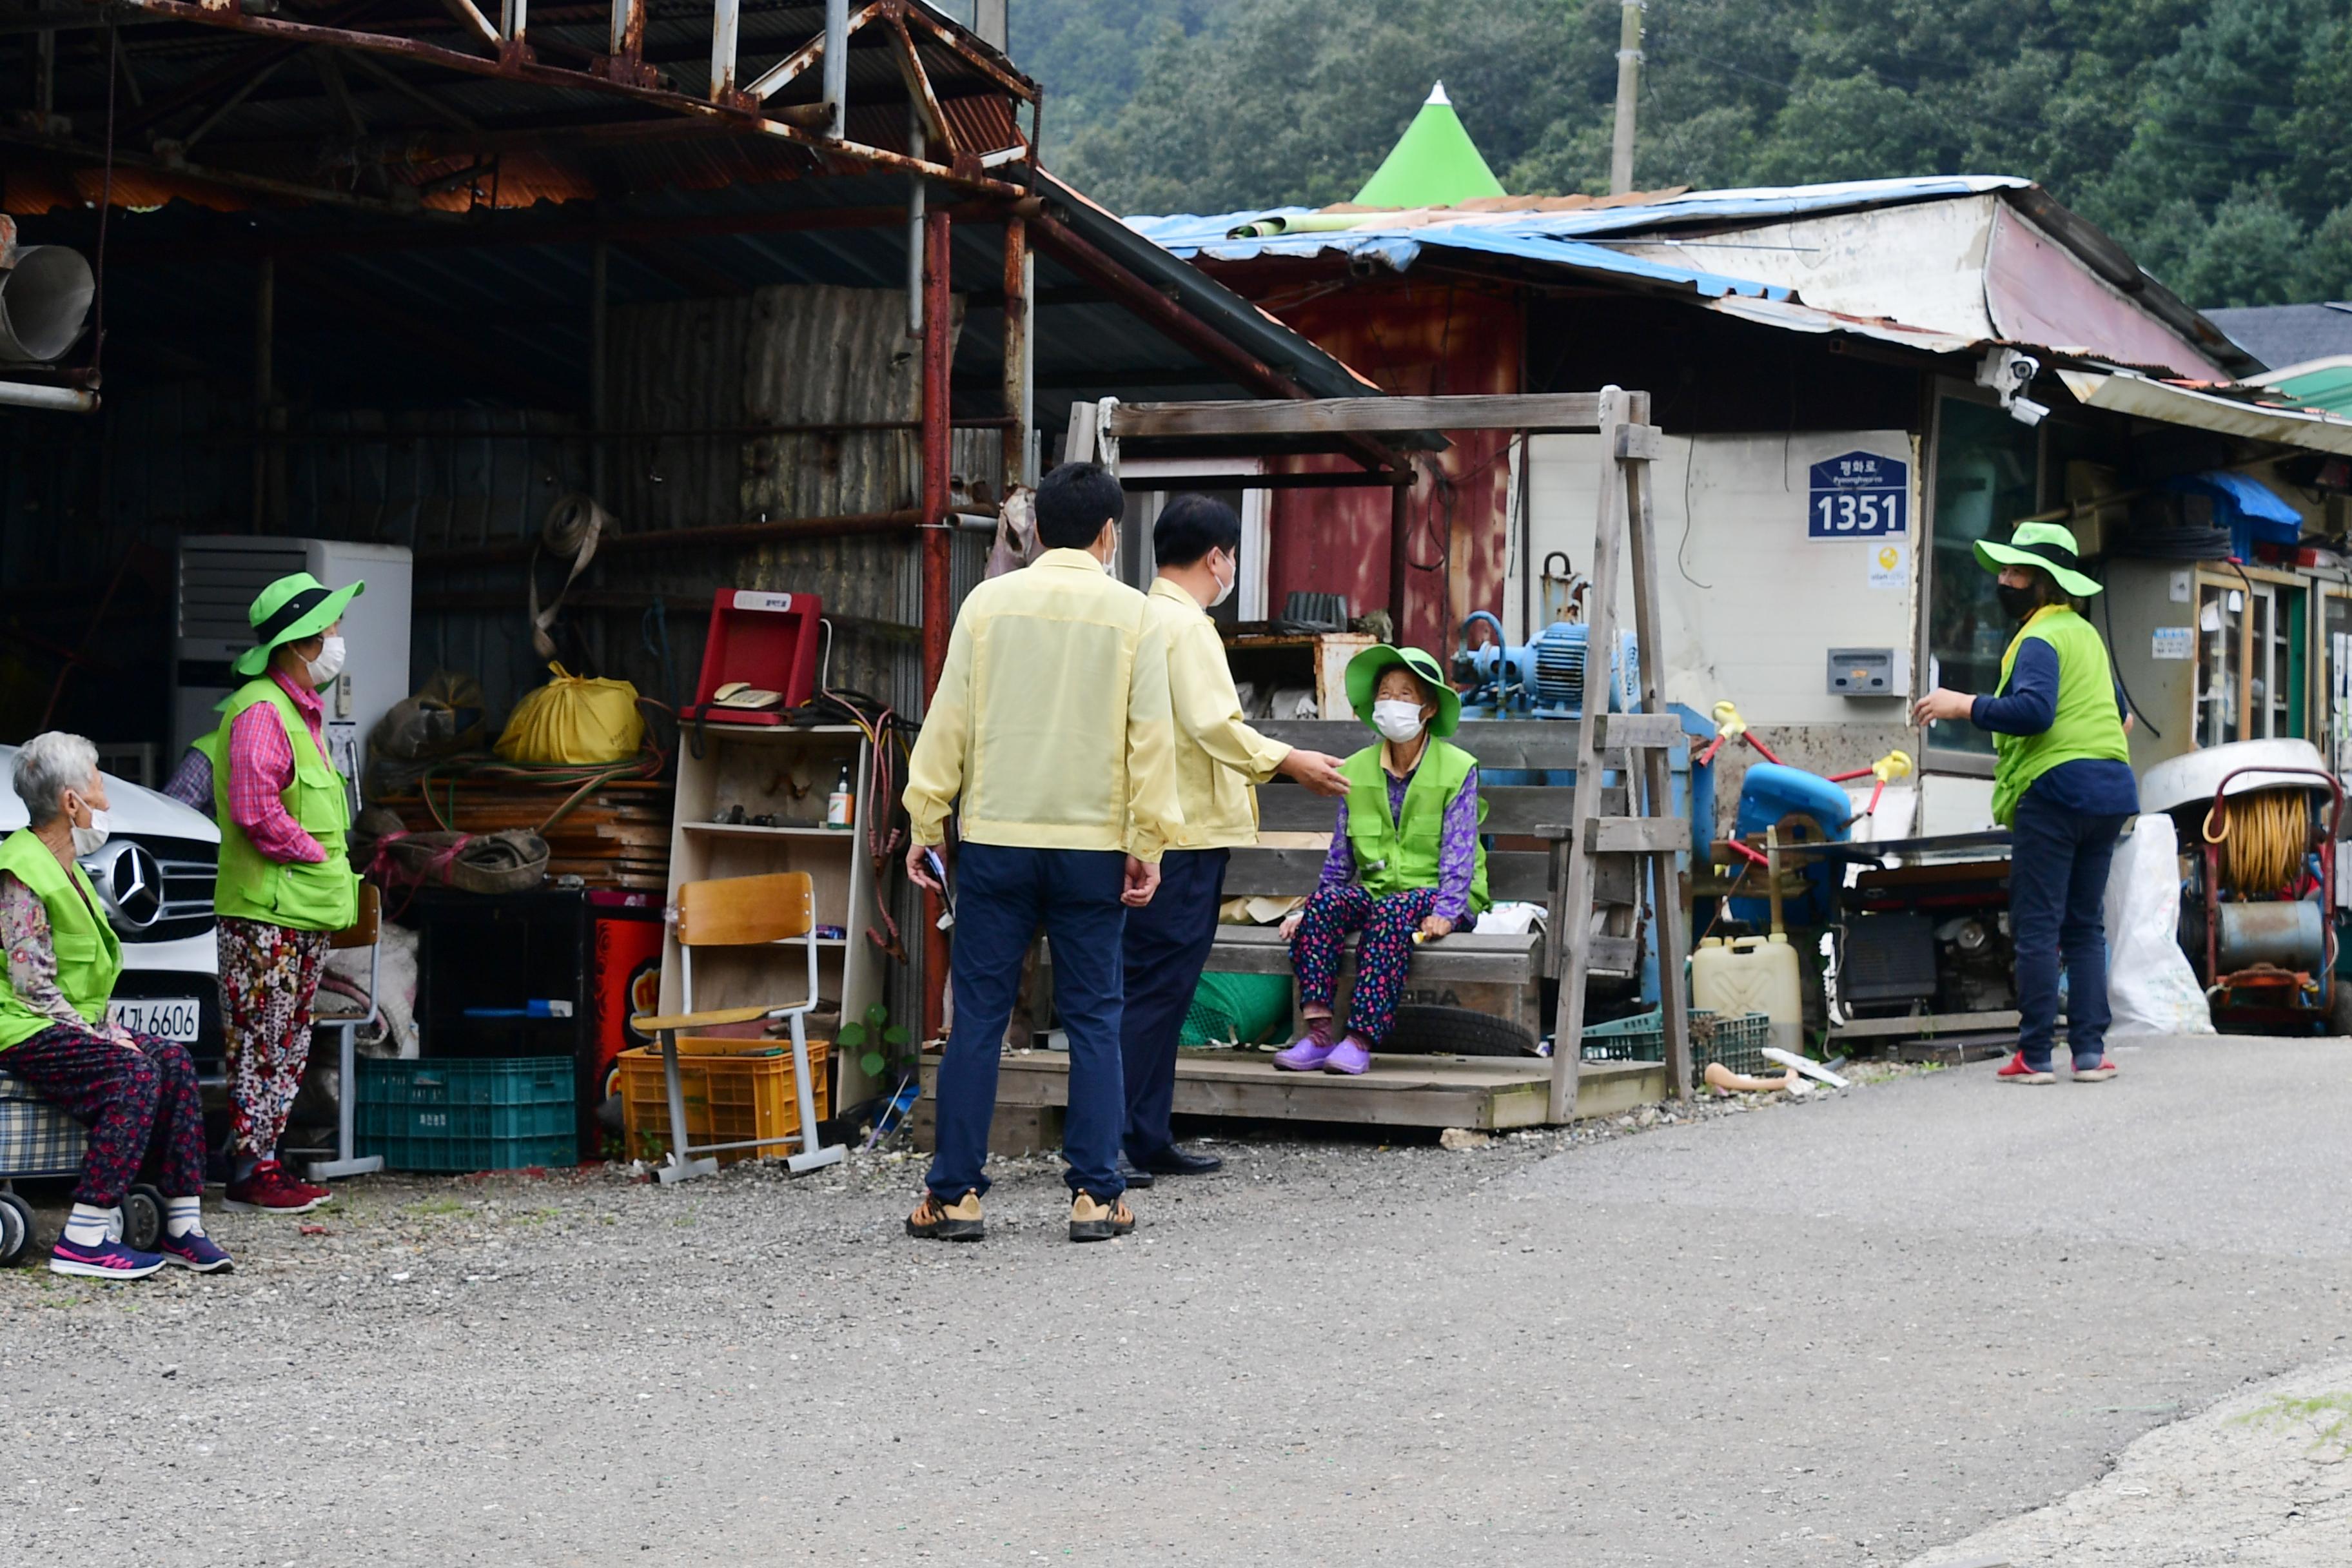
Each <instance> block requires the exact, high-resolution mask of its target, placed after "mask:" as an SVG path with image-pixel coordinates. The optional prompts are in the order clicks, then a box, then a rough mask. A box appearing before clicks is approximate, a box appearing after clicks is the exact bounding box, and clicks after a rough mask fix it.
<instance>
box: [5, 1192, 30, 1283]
mask: <svg viewBox="0 0 2352 1568" xmlns="http://www.w3.org/2000/svg"><path fill="white" fill-rule="evenodd" d="M32 1245H33V1205H30V1204H28V1203H26V1201H25V1200H24V1199H22V1198H20V1197H18V1196H17V1195H16V1194H14V1193H0V1268H14V1267H15V1266H16V1264H17V1263H18V1262H19V1261H21V1260H22V1259H23V1258H24V1256H25V1253H26V1250H27V1249H28V1248H30V1247H32Z"/></svg>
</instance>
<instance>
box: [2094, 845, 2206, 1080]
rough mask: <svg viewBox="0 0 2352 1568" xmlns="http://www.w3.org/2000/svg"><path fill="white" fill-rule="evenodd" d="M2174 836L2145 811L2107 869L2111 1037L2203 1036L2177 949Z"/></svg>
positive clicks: (2193, 978)
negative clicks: (2115, 1035)
mask: <svg viewBox="0 0 2352 1568" xmlns="http://www.w3.org/2000/svg"><path fill="white" fill-rule="evenodd" d="M2179 854H2180V842H2179V837H2177V836H2176V835H2175V834H2174V832H2173V827H2172V818H2170V817H2169V816H2165V815H2164V814H2163V813H2162V812H2156V811H2151V812H2149V813H2147V814H2146V815H2145V816H2141V817H2140V818H2138V820H2137V822H2135V823H2134V824H2133V826H2132V830H2131V832H2130V833H2129V834H2127V835H2126V836H2125V837H2124V838H2123V839H2122V840H2121V841H2119V842H2118V843H2117V844H2116V858H2115V864H2114V865H2113V866H2111V867H2110V868H2108V870H2107V896H2106V900H2105V912H2106V924H2107V1006H2108V1009H2109V1010H2110V1011H2111V1012H2113V1013H2114V1014H2115V1022H2114V1024H2113V1025H2111V1026H2110V1030H2111V1032H2112V1033H2114V1034H2117V1035H2210V1034H2211V1033H2213V1015H2212V1012H2211V1010H2210V1008H2208V1007H2207V1006H2206V1005H2205V993H2204V991H2203V989H2202V988H2200V986H2199V985H2198V984H2197V975H2196V972H2195V971H2193V970H2191V969H2190V968H2189V959H2188V956H2187V955H2186V954H2184V953H2183V952H2181V951H2180V941H2179V930H2180V866H2179Z"/></svg>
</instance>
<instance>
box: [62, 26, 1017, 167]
mask: <svg viewBox="0 0 2352 1568" xmlns="http://www.w3.org/2000/svg"><path fill="white" fill-rule="evenodd" d="M121 4H122V5H124V6H125V7H127V8H129V9H131V10H135V11H139V12H142V13H144V14H145V15H147V16H152V17H156V18H160V19H167V20H172V21H180V22H187V23H191V24H193V25H195V26H205V27H213V28H216V29H219V30H221V31H224V32H233V33H243V34H246V35H247V36H250V37H256V38H260V39H265V40H268V41H269V42H270V43H272V44H276V45H279V46H283V47H303V46H316V47H329V48H337V49H346V50H351V51H353V52H355V53H363V54H378V55H389V56H394V57H399V58H406V59H411V60H415V61H418V62H420V63H423V64H426V65H432V66H436V67H439V68H443V69H445V70H450V71H455V72H458V73H460V74H463V75H467V76H475V77H485V78H490V79H500V80H506V81H513V82H520V83H523V84H526V85H530V86H537V87H550V88H559V89H567V90H574V91H589V92H596V93H601V94H604V95H606V96H608V97H613V98H618V99H623V100H629V101H632V102H635V103H640V104H644V105H646V106H647V107H650V108H655V109H661V110H668V111H669V112H671V113H674V114H677V115H679V116H682V117H689V118H692V117H700V118H704V119H707V120H712V121H717V122H719V124H721V125H723V126H724V127H726V128H727V129H728V130H729V131H731V132H735V133H738V134H743V135H761V136H770V137H773V138H775V139H777V140H780V141H783V142H790V143H792V144H793V145H794V146H796V147H799V148H802V149H803V150H804V151H806V152H808V153H812V154H813V155H815V156H817V157H819V158H820V159H823V160H847V161H848V162H850V163H856V164H860V165H863V166H864V167H866V168H867V169H873V170H887V171H892V172H897V173H902V174H910V175H913V176H916V177H918V178H922V179H933V180H940V181H944V182H948V183H950V184H955V185H958V186H961V187H962V188H964V189H966V190H971V191H979V192H987V193H990V194H992V195H1000V196H1008V197H1014V198H1018V197H1021V196H1024V195H1026V194H1027V192H1026V188H1025V184H1018V183H1014V182H1013V181H1009V180H1005V179H1002V178H999V177H997V176H996V175H994V174H991V173H989V172H988V170H987V169H986V168H983V166H982V163H981V158H980V153H979V152H977V151H966V150H964V149H962V148H961V146H960V145H959V144H958V143H957V142H956V141H955V139H954V132H953V130H952V128H951V127H950V125H949V123H948V121H947V118H946V116H945V114H944V113H943V112H942V111H941V110H940V102H939V99H938V96H937V94H936V93H935V92H934V91H933V89H932V88H931V84H930V78H929V72H927V71H926V70H925V69H924V68H923V64H922V58H921V53H920V51H919V48H918V47H916V43H915V38H914V35H913V32H912V30H911V29H910V27H909V19H910V18H911V20H912V22H913V24H914V26H919V27H921V28H922V29H923V30H924V31H925V33H926V34H927V35H928V36H929V38H930V39H931V40H932V41H935V42H937V43H938V44H940V46H941V47H945V48H946V49H948V50H949V51H950V52H951V53H953V54H954V55H956V56H957V58H959V59H961V60H962V61H963V62H965V63H966V64H968V65H970V66H971V68H973V69H975V70H977V71H978V72H980V73H981V74H982V75H983V76H986V77H987V78H988V79H990V80H992V82H994V83H995V84H996V85H997V86H998V87H999V88H1000V89H1003V91H1004V92H1005V93H1006V95H1007V96H1009V97H1011V98H1013V100H1015V104H1016V108H1015V111H1014V117H1013V119H1014V126H1015V131H1014V134H1015V136H1016V138H1018V137H1019V136H1020V132H1019V129H1018V127H1019V118H1020V117H1019V112H1018V108H1017V105H1018V104H1020V103H1027V104H1029V105H1030V106H1031V110H1032V115H1033V123H1034V115H1035V111H1036V106H1037V104H1038V100H1039V94H1038V89H1037V88H1036V87H1035V85H1034V84H1033V83H1030V82H1028V81H1026V80H1025V79H1022V78H1021V77H1019V76H1018V75H1016V74H1014V73H1013V72H1011V71H1009V70H1007V69H1006V68H1003V66H1002V65H1000V64H999V63H998V62H997V61H996V60H994V59H993V58H991V57H990V56H988V55H987V54H985V53H984V52H982V51H981V50H979V49H977V48H975V47H971V45H970V43H969V41H968V40H966V39H964V38H962V37H961V36H960V35H958V34H957V33H956V31H955V29H954V28H953V27H952V26H942V25H941V24H940V23H938V22H937V21H936V20H935V19H933V18H932V17H930V16H928V15H927V14H925V13H923V12H922V11H921V10H920V9H919V8H916V7H912V6H910V5H909V3H908V0H872V3H871V4H869V5H866V7H865V8H864V9H863V10H862V11H860V12H859V14H858V16H859V17H860V18H863V19H864V20H865V21H868V22H870V21H874V20H881V21H885V22H887V24H888V26H889V27H890V30H891V43H890V47H891V48H892V49H893V50H894V51H895V52H896V54H897V55H898V64H899V67H900V70H901V74H902V75H903V76H904V77H905V78H906V81H907V90H908V100H909V101H910V102H912V103H914V104H915V105H917V106H918V110H919V112H920V113H921V114H922V115H923V117H924V118H925V120H927V121H929V124H930V127H931V129H932V130H933V132H934V134H935V136H937V138H938V139H939V141H940V144H941V146H942V148H943V149H944V150H945V151H946V153H948V161H947V162H944V163H942V162H938V161H934V160H933V159H931V158H929V157H912V156H909V155H908V154H906V153H894V152H892V151H890V150H889V149H887V148H883V147H876V146H872V145H870V144H868V143H866V142H851V141H848V140H845V139H836V138H834V137H829V136H826V135H824V134H823V133H822V132H821V130H819V129H817V127H822V126H824V125H825V124H827V123H828V122H830V121H832V120H833V119H834V117H835V113H836V111H837V110H838V108H839V106H836V105H832V104H827V103H819V104H814V105H793V106H789V107H786V108H782V109H779V110H775V111H773V112H771V111H769V110H766V109H765V107H764V105H763V104H762V103H761V97H763V96H765V95H764V94H761V95H754V94H753V93H751V92H748V91H745V90H742V89H738V88H736V87H735V86H734V84H733V70H734V63H735V62H734V58H733V57H734V53H735V49H734V41H735V40H734V31H733V26H734V22H735V20H737V19H738V18H739V6H740V0H717V5H716V9H715V11H714V15H713V31H712V61H711V63H712V88H711V93H710V96H709V98H708V99H702V98H695V97H692V96H689V95H688V94H686V93H682V92H676V91H672V90H670V89H667V88H663V87H660V86H658V85H656V73H655V72H654V71H653V70H652V68H650V67H648V66H647V65H646V62H645V60H644V58H643V44H644V31H645V12H644V0H614V26H613V34H614V37H615V38H616V40H617V48H616V50H615V52H614V53H613V54H611V55H608V56H604V57H600V58H597V59H596V60H595V63H594V66H593V68H591V69H587V70H573V69H569V68H562V67H557V66H551V65H547V64H545V63H543V62H542V61H541V60H540V59H539V58H537V56H536V55H535V54H534V53H533V52H532V50H531V48H530V45H529V44H528V43H527V42H526V41H525V39H524V37H522V36H521V33H520V28H521V26H522V25H523V22H524V19H525V17H526V15H527V14H526V12H525V10H524V6H525V4H526V0H502V4H501V10H500V16H501V19H502V20H504V21H506V22H507V23H508V24H509V26H510V27H513V28H514V29H516V30H515V32H514V33H513V34H512V35H511V36H507V37H499V28H498V27H496V26H492V25H491V24H490V23H489V21H488V18H487V17H486V16H482V14H481V13H480V12H479V11H478V9H476V7H475V6H474V5H472V4H471V0H445V5H446V7H447V8H448V9H449V10H450V12H451V14H452V16H454V17H456V18H457V20H458V21H459V22H460V24H461V25H462V26H465V27H466V28H467V29H469V30H471V31H473V32H474V33H476V34H479V33H480V32H481V31H482V29H483V28H486V27H487V28H488V31H489V34H490V37H488V38H484V39H481V40H480V41H481V42H483V43H484V44H485V45H486V47H488V46H492V45H493V42H494V47H495V53H494V54H471V53H468V52H467V51H465V50H463V49H457V48H451V47H446V46H445V45H442V44H437V43H428V42H426V41H425V40H424V39H421V38H415V37H405V36H402V35H396V34H390V33H375V32H369V31H365V30H364V29H362V28H360V27H354V26H335V25H331V24H330V23H314V22H294V21H287V20H284V19H282V18H279V17H276V16H248V15H247V14H245V13H244V12H243V11H242V10H240V9H238V8H236V7H235V6H227V7H224V8H222V9H219V10H212V9H208V8H206V7H205V5H201V4H195V3H193V0H121ZM369 9H371V6H370V5H368V4H367V0H362V4H360V5H353V6H350V7H347V8H345V9H343V10H341V11H339V12H337V13H336V14H335V15H334V16H333V18H332V19H331V21H332V22H336V23H341V22H356V21H359V20H360V19H361V18H362V16H364V15H365V14H366V12H367V11H368V10H369ZM467 13H471V15H470V16H469V15H467ZM823 46H824V39H823V37H822V36H820V37H818V38H816V39H814V40H812V43H811V45H808V46H803V48H802V49H801V50H799V51H796V52H795V54H794V55H793V56H792V57H790V58H788V60H787V62H786V63H787V64H791V63H792V62H793V61H799V62H800V64H799V65H798V66H797V68H795V69H793V71H791V72H790V73H788V74H787V75H785V76H784V77H783V78H782V79H780V80H778V81H776V82H774V83H773V84H771V85H768V86H767V92H768V93H772V92H773V91H774V90H776V89H777V88H780V87H782V85H783V83H784V81H788V80H790V79H791V78H792V77H793V76H796V75H798V74H800V72H801V71H803V70H805V69H806V68H807V65H808V63H809V62H810V61H812V60H814V59H815V58H821V56H822V54H823V52H824V48H823ZM803 57H807V58H803ZM267 63H268V58H262V59H247V60H242V61H238V62H234V63H233V64H232V65H231V66H228V67H224V68H222V70H221V71H219V72H215V73H213V75H214V77H215V78H218V79H219V80H218V82H217V84H216V85H219V86H227V85H229V84H230V83H232V82H237V81H242V80H243V79H245V78H246V77H247V75H248V74H249V73H250V72H251V71H252V70H254V69H256V68H258V67H259V66H261V65H263V64H267ZM779 69H781V68H779ZM774 74H776V73H775V71H771V72H769V73H766V75H774ZM766 75H763V77H762V78H761V83H764V82H765V81H766ZM206 80H207V81H211V80H212V78H207V79H206ZM755 85H760V84H759V83H755ZM209 90H211V88H209V87H205V86H202V85H200V84H191V87H190V88H189V89H183V93H181V94H173V95H172V97H173V99H175V100H177V101H176V102H174V103H173V104H172V105H170V106H169V107H164V106H163V105H161V104H151V105H150V106H149V107H148V109H147V110H145V111H144V112H142V113H141V114H139V115H138V116H136V117H135V118H136V120H137V121H139V122H145V121H152V120H153V119H155V118H159V117H160V115H161V114H163V113H169V112H173V110H176V109H177V108H183V107H185V105H186V103H188V102H191V101H201V100H202V97H203V95H204V93H205V91H209ZM419 90H422V89H419ZM582 129H584V130H593V131H611V132H621V133H622V134H624V135H625V133H626V130H627V128H625V127H593V128H582ZM558 134H560V132H558ZM451 140H453V141H454V140H459V138H455V137H453V138H451ZM36 144H37V145H42V146H45V147H49V148H52V149H53V150H57V151H67V152H75V153H81V152H86V151H88V149H84V148H81V147H80V146H79V145H78V144H74V143H68V144H66V145H65V146H63V147H59V146H58V144H57V143H56V142H54V141H52V140H50V139H47V138H42V139H39V140H38V141H37V143H36ZM1017 144H1018V146H1019V147H1020V148H1021V149H1022V150H1023V153H1024V154H1025V156H1026V158H1027V159H1030V160H1034V157H1035V155H1036V142H1035V138H1034V134H1033V135H1032V136H1030V137H1027V138H1021V139H1020V141H1019V142H1018V143H1017ZM990 151H992V152H1002V151H1005V150H1003V149H997V150H990ZM117 156H118V158H120V156H121V153H120V152H119V150H118V153H117ZM154 166H156V167H158V168H160V169H163V170H166V171H168V172H171V173H173V174H182V175H184V176H185V177H187V178H191V179H196V180H202V181H205V182H208V183H218V184H233V185H241V186H244V187H245V188H248V189H258V190H268V191H270V192H271V193H272V194H277V195H298V194H299V195H306V196H310V197H311V198H313V199H317V200H332V199H334V198H335V197H337V196H342V198H343V199H342V202H341V204H340V205H369V206H372V207H373V206H378V205H381V206H383V207H384V208H393V204H391V203H382V204H377V203H353V202H352V199H351V198H350V197H349V196H348V195H344V194H343V193H340V192H332V191H330V190H327V189H324V188H319V187H311V186H307V185H301V184H296V183H294V182H289V181H281V180H268V179H267V177H266V176H256V175H246V174H240V173H237V172H236V171H229V170H220V169H212V168H205V167H200V166H188V165H179V164H176V163H173V162H172V161H169V160H166V161H162V162H159V163H157V164H156V165H154ZM992 166H994V165H992ZM265 181H266V183H264V182H265ZM394 210H397V209H394Z"/></svg>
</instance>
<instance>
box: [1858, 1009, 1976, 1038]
mask: <svg viewBox="0 0 2352 1568" xmlns="http://www.w3.org/2000/svg"><path fill="white" fill-rule="evenodd" d="M2016 1027H2017V1015H2016V1014H2015V1013H2014V1012H1992V1013H1922V1014H1915V1015H1912V1016H1906V1017H1901V1018H1854V1019H1851V1020H1849V1021H1847V1022H1845V1023H1843V1024H1838V1025H1835V1026H1832V1028H1831V1030H1830V1038H1831V1039H1832V1040H1904V1039H1913V1038H1918V1039H1930V1038H1933V1037H1936V1036H1937V1035H1964V1034H1972V1033H1977V1032H1979V1031H1987V1030H1993V1029H2014V1028H2016Z"/></svg>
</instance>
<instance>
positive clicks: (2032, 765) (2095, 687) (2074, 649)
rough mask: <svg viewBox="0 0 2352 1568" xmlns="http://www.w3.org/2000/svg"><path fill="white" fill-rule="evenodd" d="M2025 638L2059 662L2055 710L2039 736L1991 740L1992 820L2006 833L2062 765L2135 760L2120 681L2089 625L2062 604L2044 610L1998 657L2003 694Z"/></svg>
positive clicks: (2097, 636)
mask: <svg viewBox="0 0 2352 1568" xmlns="http://www.w3.org/2000/svg"><path fill="white" fill-rule="evenodd" d="M2028 637H2039V638H2041V639H2042V641H2043V642H2046V643H2048V644H2049V645H2050V647H2051V651H2052V652H2053V653H2055V654H2056V655H2057V656H2058V711H2057V714H2056V716H2055V717H2053V719H2052V720H2051V721H2050V728H2048V729H2047V730H2044V731H2042V733H2040V734H2039V735H2002V734H1995V735H1994V736H1993V738H1992V745H1993V752H1994V756H1995V762H1994V764H1993V771H1992V819H1993V820H1994V821H1995V822H1998V823H2000V825H2001V826H2003V827H2008V826H2013V825H2014V824H2015V822H2016V821H2017V803H2018V802H2019V801H2021V800H2022V799H2024V798H2025V792H2026V791H2027V790H2028V789H2030V788H2032V784H2033V781H2034V780H2035V779H2038V778H2040V777H2041V776H2042V774H2043V773H2048V772H2049V771H2050V770H2051V769H2052V768H2054V767H2056V766H2057V765H2058V764H2059V763H2073V762H2081V761H2083V760H2084V759H2086V758H2089V759H2095V760H2099V761H2103V762H2117V763H2129V762H2130V761H2131V743H2130V742H2128V741H2127V740H2126V739H2125V737H2124V721H2123V719H2122V716H2121V715H2119V714H2118V713H2116V677H2115V671H2114V670H2113V669H2112V668H2109V666H2108V664H2107V645H2106V644H2105V643H2104V642H2102V641H2100V640H2099V634H2098V633H2097V632H2096V631H2095V630H2094V629H2093V628H2092V626H2091V623H2090V622H2088V621H2086V620H2084V618H2083V617H2082V616H2078V615H2076V614H2075V613H2074V611H2072V610H2070V609H2068V608H2066V607H2065V606H2064V605H2044V606H2042V608H2041V609H2039V610H2037V611H2035V612H2034V613H2033V615H2032V616H2030V617H2029V618H2028V619H2027V620H2026V623H2025V625H2024V626H2021V627H2019V628H2018V633H2017V636H2015V637H2011V639H2010V643H2009V651H2007V652H2006V653H2004V654H2002V655H2001V656H2000V688H2001V690H2003V691H2006V690H2008V689H2009V675H2010V671H2011V668H2014V667H2015V666H2016V664H2017V650H2018V648H2019V647H2021V646H2022V645H2023V644H2024V642H2025V639H2026V638H2028Z"/></svg>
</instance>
